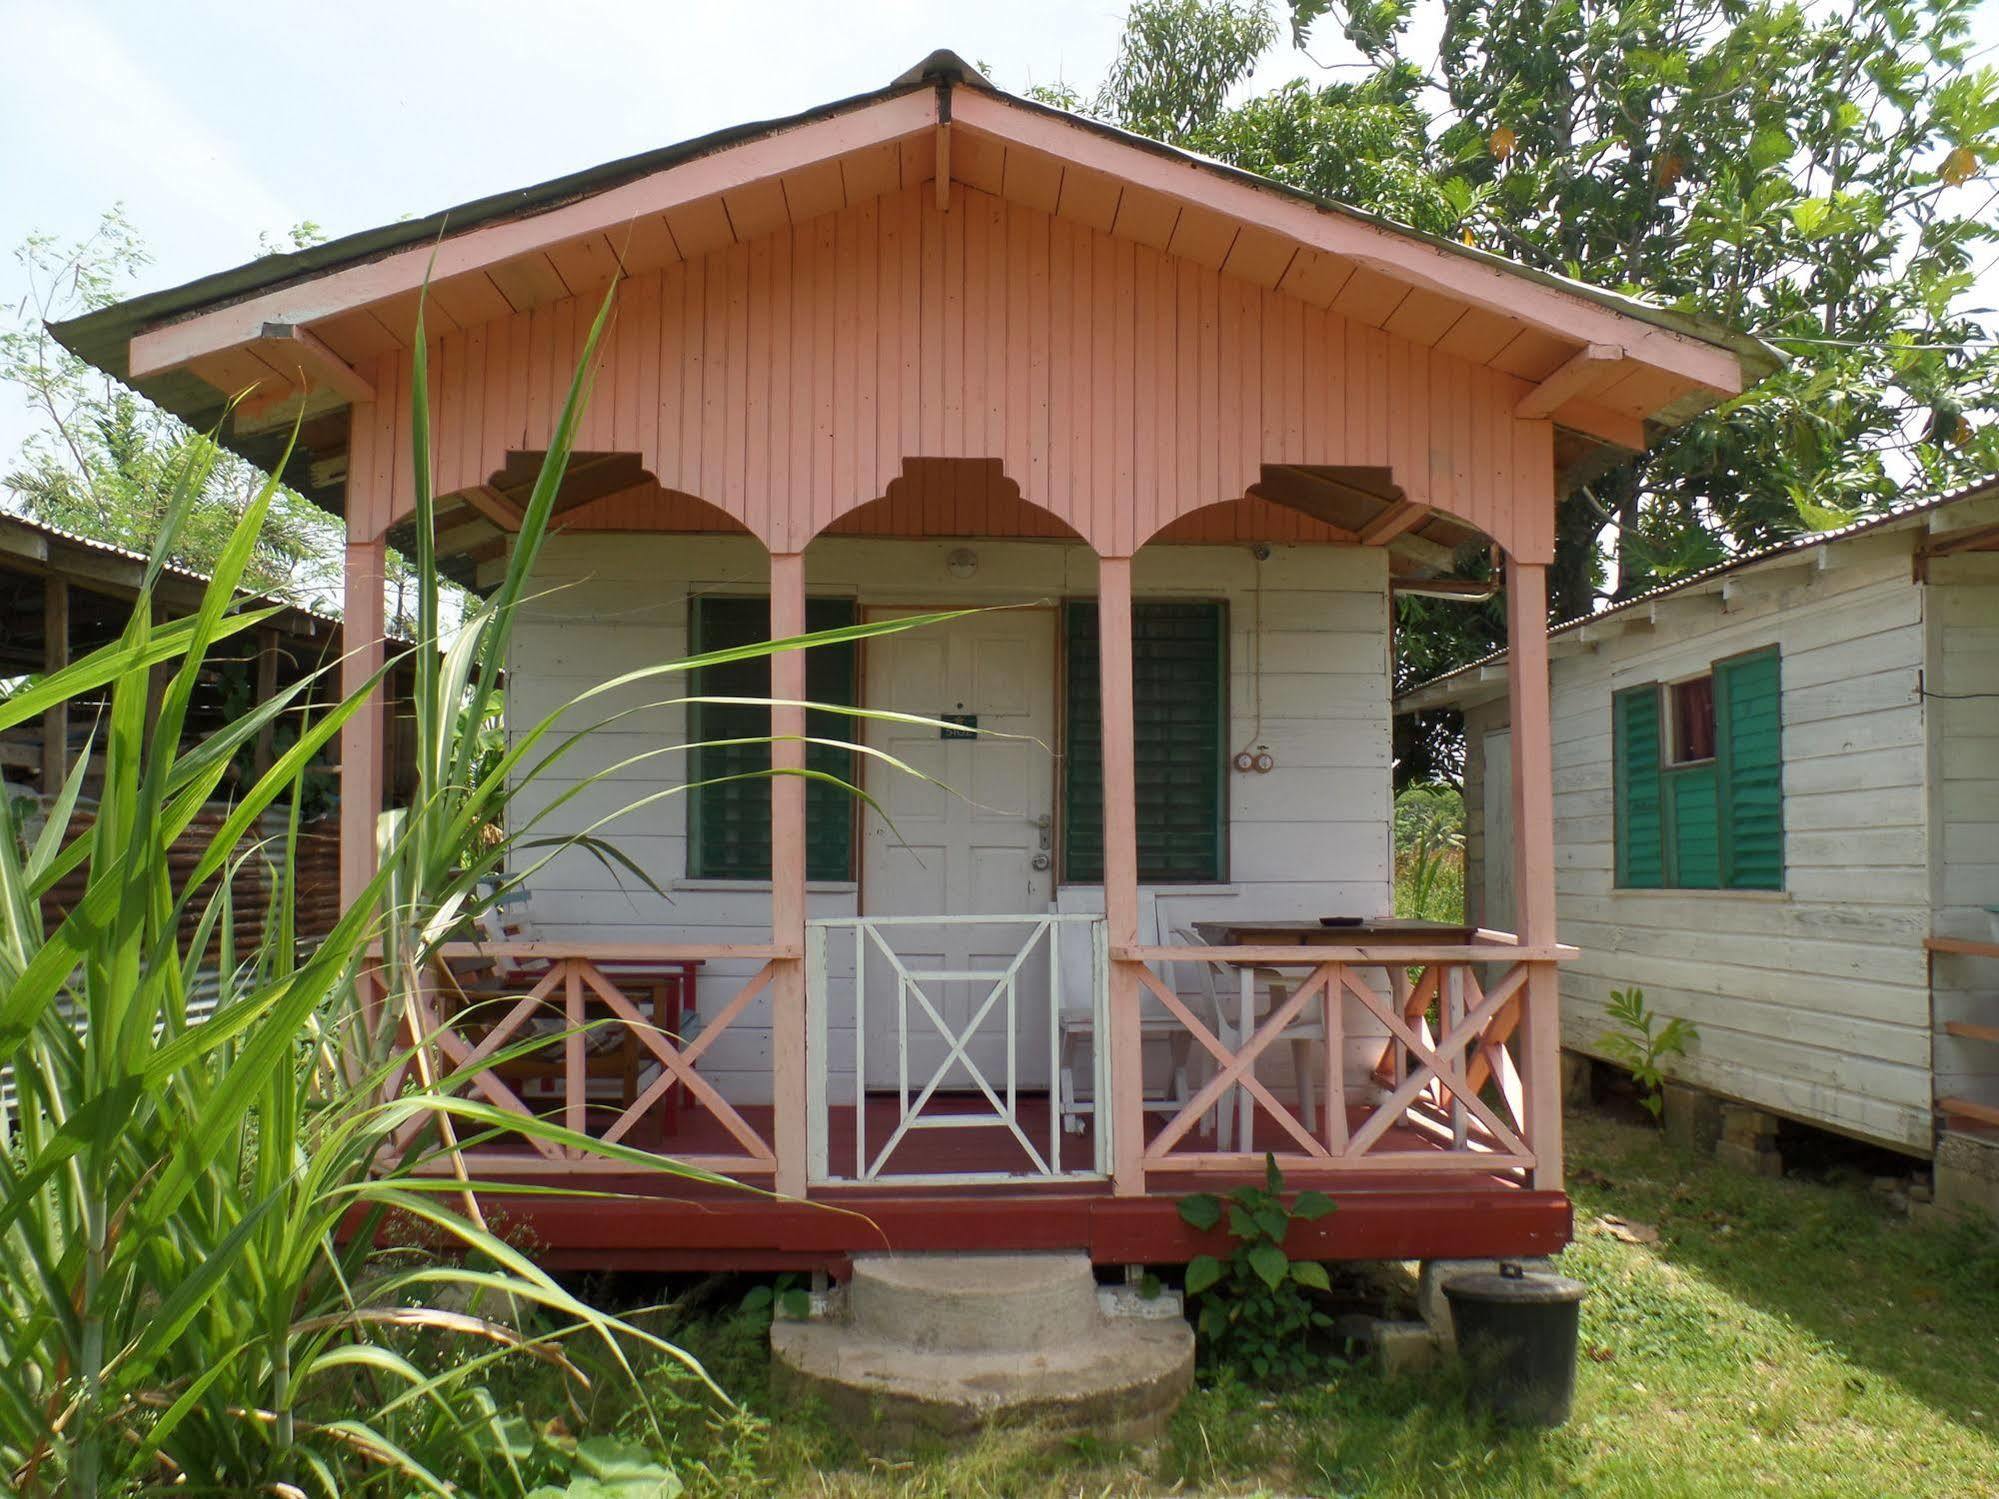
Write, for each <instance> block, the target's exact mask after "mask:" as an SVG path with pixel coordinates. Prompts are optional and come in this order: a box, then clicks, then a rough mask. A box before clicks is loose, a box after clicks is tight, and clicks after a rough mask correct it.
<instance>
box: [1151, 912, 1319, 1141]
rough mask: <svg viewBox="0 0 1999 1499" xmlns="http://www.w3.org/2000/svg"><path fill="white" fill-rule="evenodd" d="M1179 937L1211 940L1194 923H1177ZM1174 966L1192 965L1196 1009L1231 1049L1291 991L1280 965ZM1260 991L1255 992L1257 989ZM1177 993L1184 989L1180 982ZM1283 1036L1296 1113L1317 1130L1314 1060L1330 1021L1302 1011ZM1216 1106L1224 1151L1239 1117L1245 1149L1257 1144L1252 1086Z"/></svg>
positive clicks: (1198, 942)
mask: <svg viewBox="0 0 1999 1499" xmlns="http://www.w3.org/2000/svg"><path fill="white" fill-rule="evenodd" d="M1173 935H1174V937H1175V939H1176V940H1178V941H1179V942H1180V943H1181V944H1182V945H1184V946H1187V947H1206V946H1207V945H1208V944H1207V942H1206V941H1205V940H1203V938H1202V937H1201V935H1200V933H1198V932H1196V931H1194V930H1193V929H1192V928H1191V927H1177V928H1175V929H1174V933H1173ZM1174 966H1175V967H1187V968H1192V969H1193V970H1194V974H1195V980H1196V988H1195V996H1196V999H1197V1000H1198V1005H1197V1011H1199V1010H1204V1011H1205V1012H1206V1013H1204V1014H1202V1015H1201V1019H1202V1020H1204V1021H1206V1022H1207V1024H1208V1026H1209V1028H1210V1029H1212V1030H1213V1031H1214V1033H1215V1039H1216V1040H1217V1041H1219V1042H1221V1043H1222V1045H1223V1046H1225V1047H1227V1048H1228V1049H1229V1050H1230V1051H1232V1052H1234V1051H1241V1050H1242V1048H1243V1044H1244V1043H1245V1042H1246V1041H1248V1039H1249V1037H1250V1035H1251V1034H1252V1033H1253V1032H1254V1029H1255V1027H1256V1026H1257V1025H1258V1024H1260V1023H1261V1022H1262V1020H1263V1018H1264V1017H1265V1016H1267V1015H1269V1014H1270V1013H1271V1012H1273V1011H1274V1010H1276V1009H1277V1008H1278V1007H1279V1006H1281V1005H1282V1004H1283V1003H1284V1001H1285V1000H1286V999H1288V998H1289V997H1290V995H1291V982H1290V980H1289V978H1288V977H1287V976H1286V975H1285V973H1284V971H1283V970H1282V969H1277V968H1244V967H1242V966H1241V965H1239V964H1235V963H1223V962H1220V961H1217V960H1215V959H1212V958H1197V959H1193V960H1190V961H1188V962H1185V963H1176V964H1175V965H1174ZM1244 983H1248V984H1249V985H1250V988H1251V1001H1250V1014H1249V1015H1248V1017H1247V1019H1246V1020H1245V1017H1244V1015H1243V994H1242V986H1243V985H1244ZM1259 987H1260V988H1261V990H1262V993H1261V996H1260V1000H1261V1002H1258V1001H1259V996H1258V995H1257V993H1256V990H1257V989H1258V988H1259ZM1174 991H1175V992H1176V993H1179V992H1182V991H1181V990H1180V988H1179V985H1177V984H1176V985H1175V986H1174ZM1283 1039H1284V1040H1286V1041H1288V1042H1290V1043H1291V1071H1292V1073H1293V1074H1294V1075H1295V1076H1296V1078H1297V1082H1298V1105H1299V1108H1298V1112H1299V1115H1300V1117H1301V1120H1302V1122H1303V1124H1304V1126H1305V1130H1306V1132H1307V1133H1308V1134H1317V1133H1318V1129H1319V1109H1318V1090H1317V1088H1316V1087H1315V1086H1314V1084H1313V1078H1314V1077H1315V1076H1316V1075H1317V1074H1316V1072H1315V1071H1314V1067H1313V1064H1314V1062H1315V1060H1316V1056H1315V1053H1318V1052H1319V1051H1320V1050H1321V1049H1322V1048H1323V1047H1324V1045H1325V1041H1326V1022H1325V1017H1324V1016H1323V1015H1322V1016H1320V1017H1319V1018H1318V1019H1316V1020H1308V1019H1306V1018H1305V1017H1304V1016H1302V1015H1301V1016H1299V1017H1298V1018H1297V1019H1294V1020H1293V1021H1292V1022H1291V1023H1290V1024H1289V1025H1288V1026H1286V1027H1285V1028H1284V1036H1283ZM1231 1094H1232V1095H1233V1102H1234V1105H1235V1107H1234V1109H1233V1110H1231V1109H1230V1107H1229V1105H1230V1102H1231V1099H1230V1095H1231ZM1215 1107H1216V1110H1217V1111H1218V1113H1219V1114H1220V1116H1221V1117H1220V1121H1219V1124H1220V1139H1219V1144H1220V1145H1221V1148H1222V1149H1223V1150H1233V1149H1235V1148H1236V1147H1235V1145H1234V1144H1233V1143H1232V1142H1233V1139H1234V1135H1235V1131H1234V1129H1233V1128H1232V1125H1233V1123H1234V1122H1235V1121H1234V1120H1232V1119H1231V1117H1230V1116H1231V1113H1233V1114H1234V1116H1235V1119H1237V1120H1240V1122H1241V1126H1242V1149H1244V1150H1253V1149H1255V1142H1254V1133H1255V1126H1254V1122H1253V1121H1254V1120H1255V1118H1256V1104H1255V1100H1254V1098H1253V1096H1252V1095H1251V1093H1250V1091H1249V1089H1247V1088H1245V1087H1243V1086H1241V1085H1240V1084H1237V1085H1236V1086H1235V1087H1233V1088H1231V1089H1229V1090H1228V1092H1227V1093H1224V1095H1223V1096H1222V1097H1221V1098H1219V1099H1217V1100H1216V1104H1215Z"/></svg>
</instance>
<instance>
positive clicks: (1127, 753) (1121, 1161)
mask: <svg viewBox="0 0 1999 1499" xmlns="http://www.w3.org/2000/svg"><path fill="white" fill-rule="evenodd" d="M1097 677H1098V682H1097V692H1098V697H1099V702H1100V707H1099V710H1098V724H1099V730H1100V732H1099V734H1098V743H1099V745H1100V746H1101V751H1100V753H1101V757H1102V761H1101V763H1102V765H1103V772H1102V775H1103V784H1102V790H1103V808H1104V922H1105V925H1106V926H1107V927H1108V928H1109V933H1108V935H1109V937H1110V943H1111V946H1113V947H1132V946H1135V945H1136V944H1137V942H1138V812H1137V801H1138V791H1137V786H1138V780H1137V774H1138V773H1137V769H1136V765H1137V749H1136V729H1135V727H1134V719H1133V709H1132V702H1133V698H1132V657H1131V558H1129V557H1100V558H1098V560H1097ZM1139 982H1140V980H1139V976H1138V974H1137V972H1135V971H1134V969H1133V968H1132V966H1131V965H1130V964H1128V963H1113V964H1111V972H1110V1035H1109V1036H1108V1037H1105V1038H1103V1039H1101V1040H1100V1041H1099V1042H1098V1044H1099V1045H1103V1046H1107V1047H1108V1048H1109V1055H1110V1093H1111V1096H1110V1110H1111V1112H1110V1119H1111V1121H1112V1128H1111V1156H1112V1159H1111V1188H1112V1191H1113V1192H1114V1193H1115V1194H1116V1195H1117V1196H1119V1197H1142V1196H1144V1194H1145V1052H1144V1037H1143V1033H1142V1032H1141V1030H1140V1015H1139V1003H1140V999H1139ZM1099 1107H1100V1108H1101V1107H1102V1106H1101V1105H1100V1106H1099Z"/></svg>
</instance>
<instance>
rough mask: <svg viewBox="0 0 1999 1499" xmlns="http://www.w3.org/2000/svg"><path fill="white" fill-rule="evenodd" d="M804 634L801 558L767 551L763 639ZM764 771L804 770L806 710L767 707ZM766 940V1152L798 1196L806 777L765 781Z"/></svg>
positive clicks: (797, 668)
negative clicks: (769, 953) (774, 956)
mask: <svg viewBox="0 0 1999 1499" xmlns="http://www.w3.org/2000/svg"><path fill="white" fill-rule="evenodd" d="M804 633H805V554H804V553H802V552H773V553H771V559H770V638H771V639H773V640H782V639H785V638H786V637H787V636H791V635H803V634H804ZM770 695H771V696H772V697H773V698H781V699H785V700H788V701H790V702H794V703H797V702H803V701H804V698H805V653H804V652H803V651H782V652H780V653H778V654H777V655H774V656H772V657H771V658H770ZM770 731H771V735H772V737H773V743H772V744H771V747H770V763H771V768H772V769H773V770H777V771H797V770H803V769H804V768H805V742H804V739H803V737H802V736H803V735H804V733H805V710H804V709H803V708H772V709H771V710H770ZM770 940H771V945H772V946H774V947H782V948H787V949H790V950H791V951H792V952H793V953H794V954H795V956H793V957H788V958H779V959H778V960H777V961H776V963H775V965H774V967H773V971H772V974H771V985H770V995H771V1016H770V1027H771V1047H770V1086H771V1104H772V1134H773V1138H772V1140H771V1148H772V1150H773V1151H774V1152H775V1153H776V1155H777V1190H778V1191H779V1192H780V1193H782V1194H784V1195H786V1196H788V1197H803V1196H804V1195H805V1163H806V1138H805V1125H806V1119H805V1107H806V1082H805V1067H806V1057H805V779H804V777H802V776H798V775H776V776H773V777H771V783H770Z"/></svg>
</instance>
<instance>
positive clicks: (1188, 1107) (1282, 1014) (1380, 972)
mask: <svg viewBox="0 0 1999 1499" xmlns="http://www.w3.org/2000/svg"><path fill="white" fill-rule="evenodd" d="M1571 951H1572V950H1571V949H1566V948H1551V949H1549V950H1547V951H1545V952H1543V951H1539V950H1530V949H1525V948H1522V947H1520V946H1519V945H1518V944H1517V943H1514V942H1512V941H1510V940H1508V939H1506V938H1505V937H1504V935H1503V934H1499V933H1484V932H1481V933H1480V934H1479V938H1478V940H1477V941H1475V942H1473V943H1471V944H1452V945H1448V946H1437V947H1416V946H1389V947H1372V948H1371V947H1351V948H1343V947H1327V946H1310V947H1191V946H1190V947H1133V948H1127V949H1123V950H1122V951H1119V952H1116V953H1114V954H1113V958H1114V960H1115V961H1119V962H1121V963H1123V964H1125V965H1127V967H1128V969H1129V971H1131V972H1132V973H1133V974H1134V975H1135V977H1136V978H1137V980H1138V983H1139V984H1140V985H1141V986H1142V990H1143V996H1144V998H1145V999H1146V1000H1147V1001H1148V1002H1150V1003H1153V1004H1156V1005H1157V1006H1158V1007H1159V1008H1162V1009H1164V1010H1165V1011H1166V1013H1167V1014H1168V1015H1170V1016H1171V1017H1173V1019H1174V1020H1176V1021H1177V1022H1178V1023H1179V1024H1181V1025H1183V1026H1185V1027H1186V1029H1187V1031H1188V1033H1189V1034H1190V1035H1191V1036H1192V1037H1193V1040H1194V1044H1195V1047H1196V1050H1197V1052H1205V1053H1206V1055H1207V1058H1208V1059H1209V1061H1210V1063H1211V1065H1212V1069H1213V1070H1212V1072H1211V1074H1210V1075H1209V1077H1208V1079H1207V1081H1206V1082H1205V1083H1204V1084H1202V1085H1201V1086H1200V1087H1199V1088H1198V1089H1196V1090H1195V1091H1194V1092H1193V1094H1192V1096H1191V1097H1190V1098H1189V1099H1188V1100H1187V1102H1186V1103H1185V1104H1184V1105H1183V1106H1182V1107H1181V1108H1180V1109H1179V1111H1178V1112H1177V1113H1174V1114H1173V1115H1172V1116H1171V1117H1170V1118H1168V1119H1167V1120H1166V1122H1165V1123H1164V1125H1163V1126H1160V1127H1158V1128H1157V1129H1156V1130H1155V1131H1153V1132H1152V1133H1150V1135H1149V1136H1148V1137H1146V1140H1145V1147H1144V1151H1143V1154H1142V1156H1141V1158H1140V1159H1141V1163H1142V1169H1143V1170H1144V1171H1145V1172H1147V1173H1151V1172H1158V1171H1166V1172H1181V1171H1245V1170H1253V1169H1255V1168H1256V1167H1257V1166H1259V1165H1260V1163H1261V1161H1262V1158H1263V1155H1264V1153H1265V1152H1266V1151H1269V1152H1272V1153H1274V1154H1275V1155H1276V1156H1277V1158H1278V1161H1279V1164H1280V1165H1281V1166H1283V1167H1284V1168H1285V1169H1286V1170H1297V1169H1312V1168H1320V1169H1328V1170H1338V1171H1397V1172H1473V1173H1481V1174H1506V1175H1514V1174H1518V1175H1522V1176H1526V1177H1532V1176H1533V1175H1534V1174H1535V1173H1536V1168H1537V1167H1538V1166H1540V1165H1541V1164H1542V1160H1541V1156H1540V1153H1539V1150H1538V1149H1537V1147H1538V1145H1539V1144H1540V1142H1539V1141H1538V1140H1537V1139H1536V1133H1537V1130H1538V1131H1544V1132H1546V1133H1547V1134H1549V1135H1551V1136H1556V1137H1557V1138H1555V1139H1554V1140H1551V1141H1550V1144H1552V1145H1554V1146H1555V1147H1556V1148H1559V1139H1558V1136H1559V1128H1558V1125H1556V1126H1550V1125H1549V1123H1548V1122H1547V1121H1548V1120H1549V1118H1550V1115H1549V1113H1548V1110H1549V1109H1550V1107H1551V1106H1552V1105H1553V1104H1554V1102H1555V1100H1556V1098H1557V1096H1558V1094H1557V1090H1558V1088H1559V1080H1558V1073H1559V1066H1558V1062H1557V1059H1556V1056H1555V1048H1554V1047H1553V1046H1552V1045H1544V1046H1543V1047H1541V1048H1539V1050H1538V1051H1535V1052H1530V1053H1529V1054H1528V1055H1527V1056H1526V1057H1524V1058H1523V1057H1522V1056H1521V1051H1522V1046H1521V1042H1522V1040H1523V1038H1524V1036H1525V1035H1526V1034H1527V1027H1526V1021H1527V1019H1528V1017H1529V1014H1530V1010H1529V1007H1530V1005H1532V1004H1534V1003H1537V1002H1539V1003H1546V1004H1549V1005H1552V1004H1553V1002H1554V985H1553V974H1554V964H1555V962H1557V961H1558V960H1559V959H1561V958H1563V957H1566V956H1568V955H1569V953H1570V952H1571ZM1191 963H1212V964H1219V965H1226V966H1227V967H1228V969H1229V970H1230V971H1231V972H1235V973H1247V974H1251V975H1260V976H1261V977H1262V978H1264V979H1267V980H1268V981H1269V984H1268V988H1269V993H1270V1004H1269V1008H1268V1012H1267V1013H1266V1014H1264V1015H1262V1016H1261V1017H1260V1018H1256V1017H1254V1016H1252V1017H1251V1024H1253V1027H1254V1028H1253V1029H1251V1028H1250V1026H1249V1025H1243V1026H1241V1027H1240V1029H1241V1031H1242V1032H1243V1034H1242V1037H1241V1040H1240V1041H1239V1042H1238V1044H1237V1046H1236V1048H1235V1049H1233V1050H1231V1049H1230V1047H1229V1046H1228V1045H1226V1044H1224V1042H1223V1040H1222V1039H1221V1038H1220V1037H1219V1036H1218V1035H1217V1034H1216V1028H1212V1027H1211V1026H1210V1025H1209V1024H1208V1023H1207V1022H1206V1021H1204V1020H1203V1018H1202V1017H1201V1016H1199V1015H1197V1014H1196V1013H1195V1009H1194V1007H1193V1006H1192V1005H1190V1004H1189V1002H1188V1000H1187V999H1186V998H1185V997H1184V996H1183V994H1182V993H1180V992H1178V990H1177V989H1176V986H1175V984H1174V983H1173V982H1172V981H1171V979H1170V977H1162V976H1161V974H1160V973H1159V972H1158V971H1155V970H1156V969H1157V968H1158V967H1160V966H1163V965H1182V964H1191ZM1481 970H1489V971H1496V972H1497V977H1495V978H1493V979H1492V981H1491V982H1490V984H1489V985H1488V984H1487V983H1485V982H1484V981H1482V980H1481V977H1480V973H1481ZM1168 972H1169V973H1170V972H1171V970H1170V969H1169V970H1168ZM1369 978H1373V979H1375V980H1376V981H1375V982H1372V983H1371V982H1368V979H1369ZM1248 1008H1249V1007H1248V1006H1247V1005H1246V1006H1245V1009H1246V1010H1247V1009H1248ZM1350 1016H1352V1017H1354V1018H1356V1019H1360V1020H1362V1022H1363V1024H1365V1022H1366V1021H1372V1022H1374V1024H1372V1025H1369V1026H1367V1031H1368V1032H1369V1034H1370V1035H1371V1036H1375V1037H1378V1039H1379V1040H1380V1043H1381V1044H1380V1052H1379V1055H1378V1057H1377V1058H1376V1059H1375V1061H1374V1062H1373V1064H1372V1067H1371V1071H1370V1073H1369V1075H1368V1077H1367V1078H1366V1081H1365V1082H1364V1083H1356V1082H1355V1081H1353V1080H1351V1078H1350V1075H1349V1062H1348V1058H1349V1056H1350V1055H1351V1052H1350V1050H1349V1047H1348V1045H1347V1043H1348V1041H1349V1039H1352V1038H1350V1037H1349V1034H1348V1029H1349V1028H1348V1025H1347V1021H1348V1019H1349V1017H1350ZM1550 1018H1552V1015H1551V1016H1550ZM1114 1023H1115V1021H1114ZM1303 1027H1312V1031H1311V1038H1312V1039H1313V1040H1314V1041H1315V1042H1318V1043H1319V1044H1320V1047H1321V1055H1322V1058H1323V1063H1322V1070H1321V1072H1320V1075H1319V1076H1317V1077H1315V1078H1314V1079H1313V1080H1312V1081H1313V1084H1314V1086H1315V1087H1316V1089H1317V1091H1318V1092H1319V1094H1320V1097H1321V1099H1322V1100H1323V1106H1322V1107H1321V1108H1320V1109H1319V1110H1318V1111H1317V1113H1318V1118H1317V1120H1316V1121H1315V1122H1314V1123H1315V1127H1308V1125H1307V1123H1306V1121H1305V1120H1304V1119H1302V1118H1301V1117H1300V1116H1299V1112H1298V1109H1297V1106H1296V1100H1295V1099H1293V1100H1287V1099H1285V1098H1282V1097H1280V1096H1279V1095H1278V1094H1277V1092H1275V1091H1274V1090H1273V1089H1272V1087H1271V1086H1270V1085H1269V1084H1268V1083H1267V1082H1265V1081H1264V1080H1263V1079H1262V1078H1260V1077H1259V1076H1258V1075H1257V1072H1256V1064H1257V1062H1258V1060H1259V1059H1260V1058H1262V1057H1264V1056H1265V1055H1266V1054H1270V1053H1271V1052H1272V1048H1273V1047H1274V1046H1276V1045H1277V1044H1278V1043H1280V1042H1286V1041H1289V1040H1294V1039H1296V1037H1295V1035H1287V1032H1296V1031H1298V1030H1300V1029H1301V1028H1303ZM1543 1034H1544V1035H1545V1034H1548V1033H1547V1032H1545V1031H1544V1032H1543ZM1543 1051H1544V1052H1545V1053H1546V1055H1541V1054H1539V1053H1540V1052H1543ZM1523 1063H1524V1067H1523ZM1237 1090H1242V1091H1241V1093H1238V1091H1237ZM1302 1091H1303V1090H1302V1089H1301V1088H1299V1087H1298V1086H1297V1080H1294V1087H1293V1092H1294V1093H1302ZM1244 1093H1246V1094H1247V1099H1246V1100H1245V1099H1243V1097H1242V1094H1244ZM1230 1107H1239V1108H1240V1114H1241V1118H1242V1121H1243V1131H1242V1132H1241V1134H1239V1135H1238V1137H1237V1138H1236V1139H1235V1140H1234V1141H1232V1142H1231V1144H1230V1146H1229V1148H1226V1149H1223V1148H1220V1147H1219V1145H1218V1144H1216V1143H1211V1142H1212V1141H1213V1139H1214V1136H1215V1135H1216V1134H1217V1133H1218V1132H1217V1131H1214V1130H1213V1125H1214V1123H1215V1121H1216V1119H1217V1117H1218V1114H1219V1111H1220V1110H1222V1109H1225V1108H1230ZM1537 1110H1538V1111H1539V1113H1538V1120H1539V1122H1538V1123H1537ZM1252 1122H1253V1125H1254V1129H1255V1134H1253V1135H1252V1134H1251V1133H1250V1128H1251V1125H1252ZM1144 1127H1145V1126H1144V1125H1143V1123H1142V1120H1141V1118H1140V1117H1138V1116H1136V1115H1134V1117H1131V1118H1126V1117H1125V1115H1124V1114H1123V1113H1121V1115H1120V1128H1129V1129H1143V1128H1144ZM1245 1136H1247V1138H1245Z"/></svg>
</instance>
